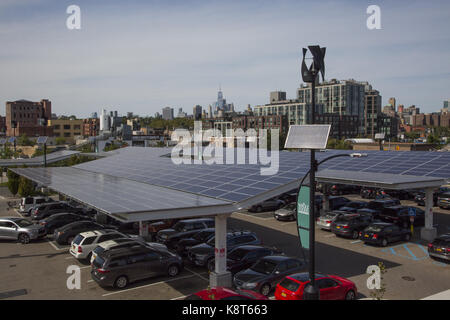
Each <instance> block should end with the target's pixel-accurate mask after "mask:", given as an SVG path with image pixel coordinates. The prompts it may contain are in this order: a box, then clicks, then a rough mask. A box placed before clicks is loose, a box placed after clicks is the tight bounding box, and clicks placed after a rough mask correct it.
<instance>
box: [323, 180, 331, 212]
mask: <svg viewBox="0 0 450 320" xmlns="http://www.w3.org/2000/svg"><path fill="white" fill-rule="evenodd" d="M322 191H323V196H322V215H324V214H325V213H326V212H328V211H330V199H329V196H330V185H329V184H328V183H324V184H323V190H322Z"/></svg>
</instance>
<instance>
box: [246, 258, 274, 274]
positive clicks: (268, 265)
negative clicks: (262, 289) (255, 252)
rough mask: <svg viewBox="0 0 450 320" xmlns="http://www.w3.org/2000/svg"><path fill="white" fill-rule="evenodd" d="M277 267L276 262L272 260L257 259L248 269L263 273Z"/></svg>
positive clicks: (267, 272)
mask: <svg viewBox="0 0 450 320" xmlns="http://www.w3.org/2000/svg"><path fill="white" fill-rule="evenodd" d="M276 267H277V264H276V263H274V262H272V261H267V260H259V261H258V262H257V263H255V264H254V265H253V266H252V267H251V268H250V269H251V270H253V271H255V272H258V273H263V274H271V273H272V272H273V270H275V268H276Z"/></svg>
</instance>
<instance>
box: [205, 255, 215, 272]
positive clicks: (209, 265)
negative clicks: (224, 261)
mask: <svg viewBox="0 0 450 320" xmlns="http://www.w3.org/2000/svg"><path fill="white" fill-rule="evenodd" d="M206 267H207V268H208V271H209V272H213V271H214V269H215V268H216V261H215V260H214V258H210V259H209V260H208V262H206Z"/></svg>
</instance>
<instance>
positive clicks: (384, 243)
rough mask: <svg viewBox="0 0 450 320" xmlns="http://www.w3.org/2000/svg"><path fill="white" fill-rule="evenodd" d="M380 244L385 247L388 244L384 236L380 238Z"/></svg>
mask: <svg viewBox="0 0 450 320" xmlns="http://www.w3.org/2000/svg"><path fill="white" fill-rule="evenodd" d="M381 245H382V246H383V247H386V246H387V245H388V241H387V240H386V238H385V239H383V240H381Z"/></svg>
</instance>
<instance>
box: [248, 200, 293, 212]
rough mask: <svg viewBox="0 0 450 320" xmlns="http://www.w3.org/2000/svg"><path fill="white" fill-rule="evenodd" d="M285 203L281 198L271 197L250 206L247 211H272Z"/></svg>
mask: <svg viewBox="0 0 450 320" xmlns="http://www.w3.org/2000/svg"><path fill="white" fill-rule="evenodd" d="M284 205H285V202H284V201H283V200H281V199H277V198H273V199H269V200H266V201H263V202H261V203H258V204H255V205H254V206H251V207H250V208H249V209H248V211H250V212H263V211H274V210H278V209H280V208H281V207H282V206H284Z"/></svg>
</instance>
